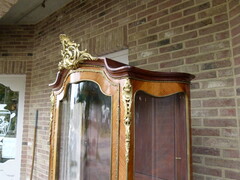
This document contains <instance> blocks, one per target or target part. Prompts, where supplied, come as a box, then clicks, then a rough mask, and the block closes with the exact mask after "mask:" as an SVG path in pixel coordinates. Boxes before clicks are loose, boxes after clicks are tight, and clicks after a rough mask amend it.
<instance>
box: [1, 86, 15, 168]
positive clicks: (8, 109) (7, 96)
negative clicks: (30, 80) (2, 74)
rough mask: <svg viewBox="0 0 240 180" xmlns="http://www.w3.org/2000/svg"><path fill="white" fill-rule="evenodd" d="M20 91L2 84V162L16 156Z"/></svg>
mask: <svg viewBox="0 0 240 180" xmlns="http://www.w3.org/2000/svg"><path fill="white" fill-rule="evenodd" d="M18 99H19V93H18V92H15V91H12V90H11V89H10V88H9V87H6V86H4V85H3V84H0V163H5V162H6V161H7V160H9V159H14V158H15V156H16V135H17V107H18Z"/></svg>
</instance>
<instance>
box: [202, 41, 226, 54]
mask: <svg viewBox="0 0 240 180" xmlns="http://www.w3.org/2000/svg"><path fill="white" fill-rule="evenodd" d="M229 46H230V44H229V41H223V42H215V43H213V44H209V45H205V46H202V47H200V52H203V53H206V52H210V51H217V50H221V49H225V48H229Z"/></svg>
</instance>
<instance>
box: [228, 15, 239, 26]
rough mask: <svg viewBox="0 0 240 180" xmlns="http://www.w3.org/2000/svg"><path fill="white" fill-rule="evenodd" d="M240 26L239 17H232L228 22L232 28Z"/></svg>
mask: <svg viewBox="0 0 240 180" xmlns="http://www.w3.org/2000/svg"><path fill="white" fill-rule="evenodd" d="M238 24H240V15H238V16H236V17H234V18H233V19H232V20H230V25H231V26H232V27H233V26H236V25H238Z"/></svg>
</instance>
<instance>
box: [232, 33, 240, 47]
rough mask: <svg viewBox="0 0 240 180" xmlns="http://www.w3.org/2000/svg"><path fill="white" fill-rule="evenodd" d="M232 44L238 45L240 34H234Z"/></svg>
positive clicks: (239, 43)
mask: <svg viewBox="0 0 240 180" xmlns="http://www.w3.org/2000/svg"><path fill="white" fill-rule="evenodd" d="M232 45H233V47H234V46H237V45H240V34H239V35H237V36H235V38H233V40H232Z"/></svg>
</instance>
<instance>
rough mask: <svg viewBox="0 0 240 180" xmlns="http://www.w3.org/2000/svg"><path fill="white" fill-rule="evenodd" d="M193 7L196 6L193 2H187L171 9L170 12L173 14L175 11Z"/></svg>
mask: <svg viewBox="0 0 240 180" xmlns="http://www.w3.org/2000/svg"><path fill="white" fill-rule="evenodd" d="M192 5H194V2H193V1H187V2H184V3H181V4H178V5H176V6H174V7H172V8H171V9H170V12H171V13H172V12H175V11H179V10H182V9H185V8H187V7H189V6H192Z"/></svg>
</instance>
